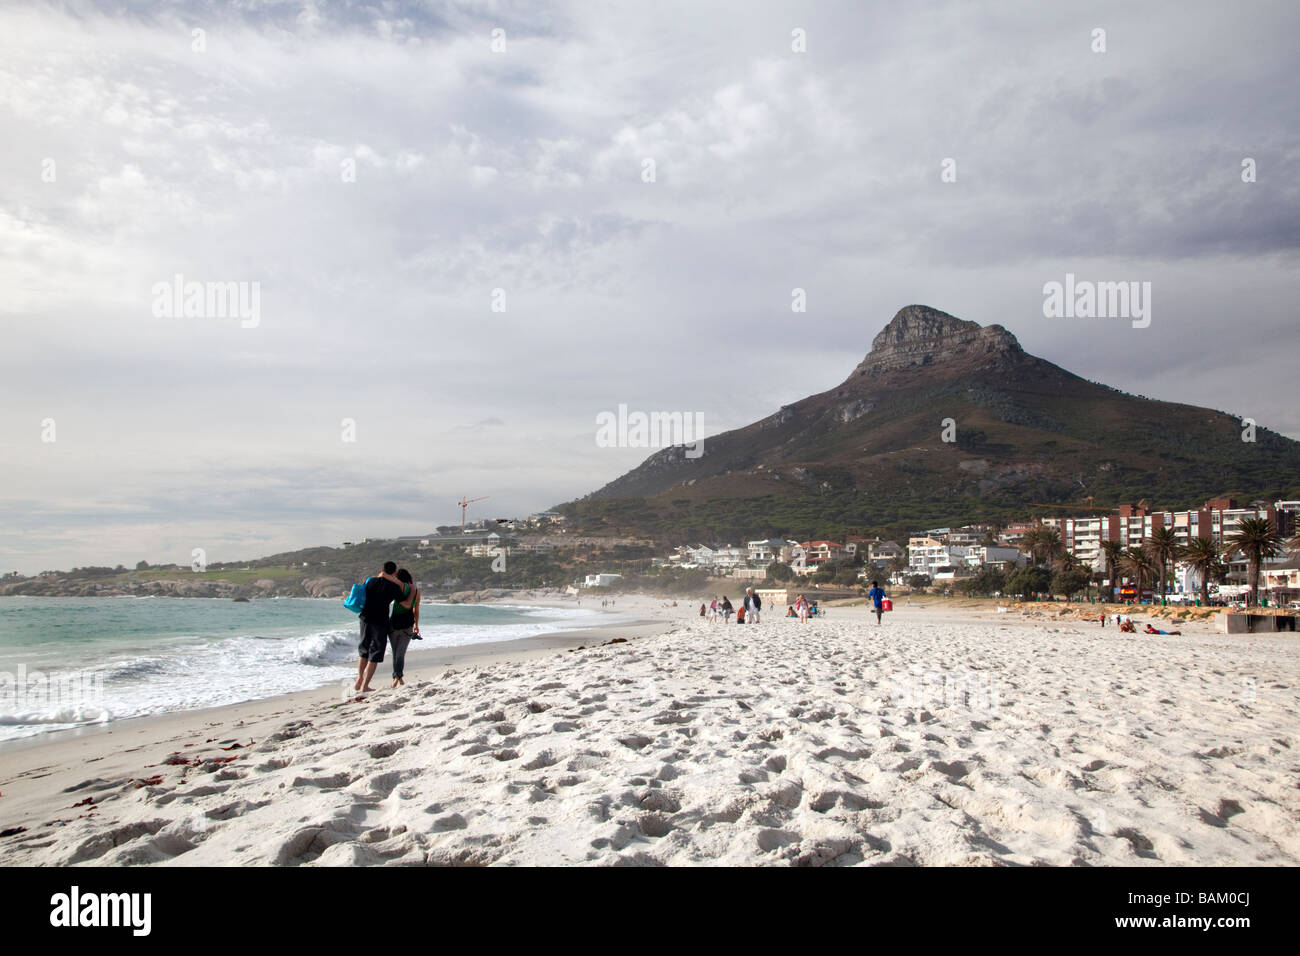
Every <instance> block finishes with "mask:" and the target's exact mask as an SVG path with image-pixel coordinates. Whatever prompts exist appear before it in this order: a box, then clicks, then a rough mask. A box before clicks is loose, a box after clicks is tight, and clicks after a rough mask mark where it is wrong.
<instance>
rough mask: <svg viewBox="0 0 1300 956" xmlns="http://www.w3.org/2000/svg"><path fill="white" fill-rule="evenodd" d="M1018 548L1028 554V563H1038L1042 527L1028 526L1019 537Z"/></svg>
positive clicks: (1041, 542) (1041, 543)
mask: <svg viewBox="0 0 1300 956" xmlns="http://www.w3.org/2000/svg"><path fill="white" fill-rule="evenodd" d="M1019 547H1020V550H1021V551H1025V552H1027V553H1028V554H1029V563H1030V564H1035V565H1036V564H1038V552H1039V551H1041V550H1042V547H1043V529H1042V528H1030V529H1029V530H1028V531H1026V532H1025V533H1024V534H1023V535H1021V537H1020V545H1019Z"/></svg>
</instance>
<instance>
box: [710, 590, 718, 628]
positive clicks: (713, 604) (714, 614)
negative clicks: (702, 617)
mask: <svg viewBox="0 0 1300 956" xmlns="http://www.w3.org/2000/svg"><path fill="white" fill-rule="evenodd" d="M709 623H710V624H717V623H718V596H717V595H716V594H715V595H713V600H712V601H710V602H709Z"/></svg>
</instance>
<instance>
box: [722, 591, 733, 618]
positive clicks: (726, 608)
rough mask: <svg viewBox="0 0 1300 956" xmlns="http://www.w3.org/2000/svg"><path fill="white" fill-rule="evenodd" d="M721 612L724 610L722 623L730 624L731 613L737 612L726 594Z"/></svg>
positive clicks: (723, 596)
mask: <svg viewBox="0 0 1300 956" xmlns="http://www.w3.org/2000/svg"><path fill="white" fill-rule="evenodd" d="M721 610H722V623H723V624H730V623H731V612H732V611H734V610H735V607H733V606H732V604H731V601H730V599H729V598H728V597H727V596H726V595H725V594H724V595H722V604H721Z"/></svg>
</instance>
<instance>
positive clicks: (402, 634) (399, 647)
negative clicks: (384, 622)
mask: <svg viewBox="0 0 1300 956" xmlns="http://www.w3.org/2000/svg"><path fill="white" fill-rule="evenodd" d="M397 580H399V581H401V582H402V585H403V588H402V594H401V596H400V597H399V598H398V599H397V600H396V601H395V602H394V603H393V614H392V616H391V617H390V618H389V619H388V626H389V628H390V629H391V630H390V632H389V635H388V642H389V643H390V644H392V645H393V686H394V687H400V686H402V685H403V684H405V683H406V681H405V680H403V679H402V675H403V674H405V673H406V648H407V645H409V644H410V643H411V639H412V638H414V639H415V640H417V641H418V640H420V589H419V588H417V587H416V586H415V582H414V581H413V580H411V572H410V571H408V570H406V568H400V569H399V570H398V572H397Z"/></svg>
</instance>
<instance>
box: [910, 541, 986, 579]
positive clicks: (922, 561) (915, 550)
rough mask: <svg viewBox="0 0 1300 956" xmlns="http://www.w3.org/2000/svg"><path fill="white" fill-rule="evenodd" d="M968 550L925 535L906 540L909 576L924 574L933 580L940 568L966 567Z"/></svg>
mask: <svg viewBox="0 0 1300 956" xmlns="http://www.w3.org/2000/svg"><path fill="white" fill-rule="evenodd" d="M970 550H971V549H970V548H968V547H965V546H963V545H956V544H948V543H947V542H946V541H943V540H942V539H940V538H937V537H935V536H933V535H929V534H925V535H918V536H916V537H912V538H909V539H908V540H907V564H908V571H909V573H911V574H924V575H926V576H927V577H930V578H933V577H934V576H935V575H936V574H937V573H938V571H939V569H940V568H945V569H947V568H955V567H958V566H965V565H966V563H967V562H966V558H967V556H968V555H969V554H970Z"/></svg>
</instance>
